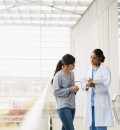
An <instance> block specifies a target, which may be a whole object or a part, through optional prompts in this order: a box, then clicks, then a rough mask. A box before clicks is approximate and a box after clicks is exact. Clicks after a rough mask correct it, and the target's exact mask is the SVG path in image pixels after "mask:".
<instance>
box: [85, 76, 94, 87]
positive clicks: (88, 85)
mask: <svg viewBox="0 0 120 130" xmlns="http://www.w3.org/2000/svg"><path fill="white" fill-rule="evenodd" d="M92 81H93V79H91V78H89V80H88V83H87V84H86V87H89V88H95V84H94V83H92Z"/></svg>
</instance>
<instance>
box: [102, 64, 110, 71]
mask: <svg viewBox="0 0 120 130" xmlns="http://www.w3.org/2000/svg"><path fill="white" fill-rule="evenodd" d="M100 68H101V69H102V70H110V68H109V67H108V66H107V65H104V64H101V65H100Z"/></svg>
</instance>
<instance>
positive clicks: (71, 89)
mask: <svg viewBox="0 0 120 130" xmlns="http://www.w3.org/2000/svg"><path fill="white" fill-rule="evenodd" d="M78 90H79V88H78V86H72V87H70V92H77V91H78Z"/></svg>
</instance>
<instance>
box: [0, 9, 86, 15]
mask: <svg viewBox="0 0 120 130" xmlns="http://www.w3.org/2000/svg"><path fill="white" fill-rule="evenodd" d="M83 12H84V11H82V10H81V11H74V12H72V11H70V12H69V11H68V12H67V11H64V10H30V12H29V11H28V10H19V12H17V11H15V10H11V9H10V10H7V11H6V10H5V11H2V12H0V14H19V13H20V14H76V15H82V14H83Z"/></svg>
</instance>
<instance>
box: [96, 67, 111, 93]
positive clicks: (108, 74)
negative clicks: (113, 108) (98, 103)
mask: <svg viewBox="0 0 120 130" xmlns="http://www.w3.org/2000/svg"><path fill="white" fill-rule="evenodd" d="M103 79H107V81H106V82H105V83H103V84H97V85H95V88H94V92H95V93H97V92H105V91H106V90H108V89H109V87H110V82H111V72H110V69H109V68H108V67H105V68H104V74H103Z"/></svg>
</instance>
